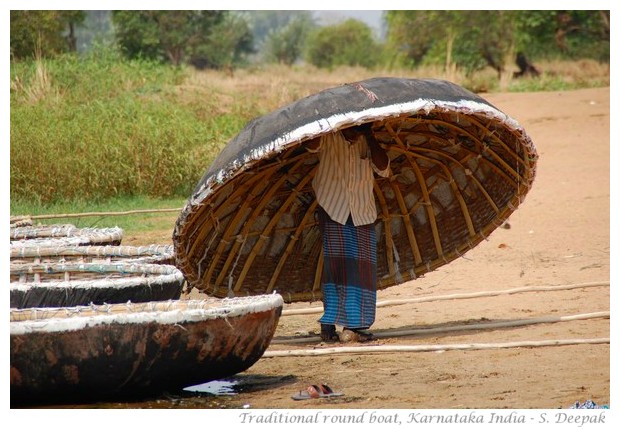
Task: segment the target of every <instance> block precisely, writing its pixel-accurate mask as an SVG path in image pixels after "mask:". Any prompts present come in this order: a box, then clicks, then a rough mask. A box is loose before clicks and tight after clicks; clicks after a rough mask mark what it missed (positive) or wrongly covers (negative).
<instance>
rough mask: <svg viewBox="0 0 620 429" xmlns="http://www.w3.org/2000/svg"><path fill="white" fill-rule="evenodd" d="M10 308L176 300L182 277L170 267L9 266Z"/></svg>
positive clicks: (23, 264)
mask: <svg viewBox="0 0 620 429" xmlns="http://www.w3.org/2000/svg"><path fill="white" fill-rule="evenodd" d="M10 271H11V287H10V289H11V299H10V300H11V308H27V307H69V306H76V305H89V304H113V303H124V302H128V301H131V302H147V301H161V300H168V299H178V298H179V297H180V296H181V291H182V289H183V284H184V283H185V278H184V276H183V273H182V272H181V271H180V270H178V269H177V268H176V267H174V266H172V265H158V264H145V263H129V262H123V263H120V262H119V263H56V264H36V263H17V264H13V263H11V266H10Z"/></svg>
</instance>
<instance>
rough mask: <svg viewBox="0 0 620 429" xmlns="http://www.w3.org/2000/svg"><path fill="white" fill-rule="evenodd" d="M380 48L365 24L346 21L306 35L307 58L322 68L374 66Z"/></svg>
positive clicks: (351, 20) (356, 21) (352, 20)
mask: <svg viewBox="0 0 620 429" xmlns="http://www.w3.org/2000/svg"><path fill="white" fill-rule="evenodd" d="M379 58H380V47H379V45H378V43H377V42H376V41H375V39H374V38H373V35H372V30H371V29H370V27H369V26H368V25H366V24H364V23H363V22H361V21H358V20H356V19H348V20H346V21H344V22H342V23H340V24H337V25H330V26H326V27H321V28H319V29H318V30H315V31H314V32H312V33H311V34H310V35H309V36H308V41H307V51H306V59H307V61H308V62H309V63H311V64H313V65H315V66H317V67H321V68H333V67H336V66H341V65H346V66H362V67H367V68H371V67H374V66H375V65H376V64H377V62H378V60H379Z"/></svg>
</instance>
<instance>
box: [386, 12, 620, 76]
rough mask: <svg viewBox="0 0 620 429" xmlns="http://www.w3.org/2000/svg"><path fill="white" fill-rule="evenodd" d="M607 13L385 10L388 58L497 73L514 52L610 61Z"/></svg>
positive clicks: (396, 62)
mask: <svg viewBox="0 0 620 429" xmlns="http://www.w3.org/2000/svg"><path fill="white" fill-rule="evenodd" d="M609 18H610V15H609V11H588V10H578V11H548V10H533V11H520V10H516V11H515V10H499V11H489V10H456V11H417V10H413V11H410V10H405V11H388V12H386V15H385V20H386V25H387V48H388V51H390V52H393V58H392V62H393V63H395V64H397V65H406V66H410V67H414V66H417V65H419V64H425V63H426V64H445V65H446V67H448V66H451V65H456V66H458V67H460V68H462V69H463V70H464V71H465V72H468V73H469V72H472V71H475V70H478V69H481V68H483V67H487V66H490V67H492V68H494V69H495V70H496V71H497V72H498V74H501V73H502V71H503V70H504V68H505V64H506V61H514V59H515V57H516V53H517V52H522V53H523V54H524V55H526V56H527V57H531V58H541V57H551V58H553V57H556V58H557V57H559V58H595V59H598V60H606V61H608V60H609V32H610V19H609Z"/></svg>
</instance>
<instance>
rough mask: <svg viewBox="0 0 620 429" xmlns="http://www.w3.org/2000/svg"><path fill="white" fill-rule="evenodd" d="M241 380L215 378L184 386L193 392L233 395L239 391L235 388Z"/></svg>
mask: <svg viewBox="0 0 620 429" xmlns="http://www.w3.org/2000/svg"><path fill="white" fill-rule="evenodd" d="M238 383H239V382H238V381H237V380H214V381H210V382H208V383H202V384H197V385H195V386H189V387H186V388H184V389H183V390H184V391H187V392H193V393H209V394H211V395H217V396H231V395H236V394H237V393H238V392H237V391H236V390H235V387H236V386H237V384H238Z"/></svg>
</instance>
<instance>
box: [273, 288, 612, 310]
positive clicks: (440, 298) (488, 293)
mask: <svg viewBox="0 0 620 429" xmlns="http://www.w3.org/2000/svg"><path fill="white" fill-rule="evenodd" d="M609 285H610V283H609V282H608V281H601V282H590V283H576V284H569V285H557V286H553V285H552V286H528V287H522V288H513V289H506V290H492V291H483V292H471V293H455V294H450V295H439V296H423V297H419V298H404V299H391V300H386V301H379V302H377V308H381V307H391V306H396V305H404V304H420V303H424V302H433V301H450V300H454V299H472V298H488V297H494V296H501V295H514V294H519V293H527V292H555V291H560V290H571V289H582V288H590V287H605V286H609ZM322 311H323V308H322V307H320V308H319V307H313V308H300V309H284V310H283V311H282V316H294V315H301V314H315V313H320V312H322Z"/></svg>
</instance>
